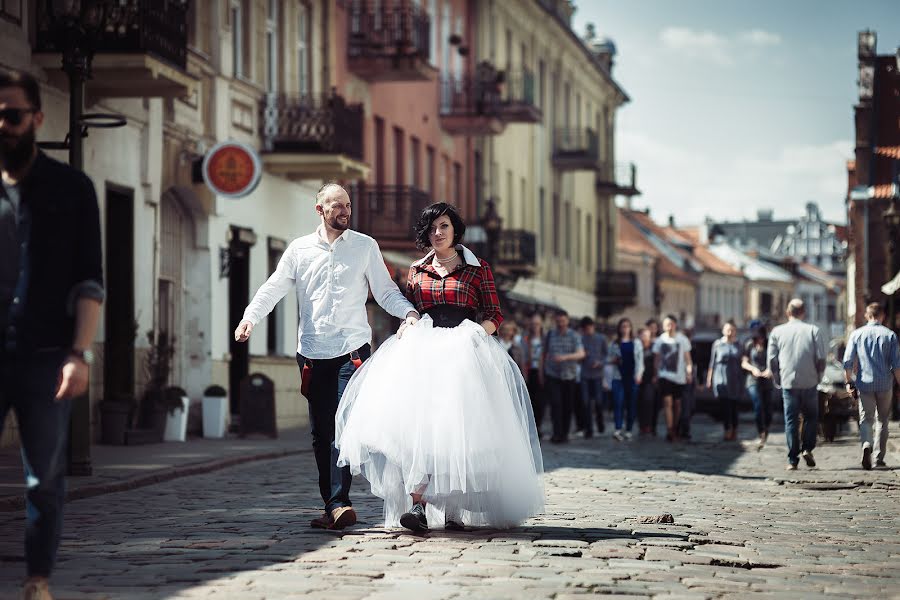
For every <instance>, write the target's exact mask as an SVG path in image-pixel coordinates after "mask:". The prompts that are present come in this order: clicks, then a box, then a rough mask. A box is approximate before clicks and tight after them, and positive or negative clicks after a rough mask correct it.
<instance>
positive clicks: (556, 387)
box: [545, 377, 578, 441]
mask: <svg viewBox="0 0 900 600" xmlns="http://www.w3.org/2000/svg"><path fill="white" fill-rule="evenodd" d="M545 381H546V385H547V396H548V397H549V398H550V417H551V418H552V419H553V439H554V440H556V441H562V440H566V439H568V438H569V429H570V427H571V426H572V408H573V407H574V405H575V400H576V395H577V393H578V389H577V386H578V383H577V382H576V381H575V380H565V379H559V378H557V377H547V378H546V380H545Z"/></svg>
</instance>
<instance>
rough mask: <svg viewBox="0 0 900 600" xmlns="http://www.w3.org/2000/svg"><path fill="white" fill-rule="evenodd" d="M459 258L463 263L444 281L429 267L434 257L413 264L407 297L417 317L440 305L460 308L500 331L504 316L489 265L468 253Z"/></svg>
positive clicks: (407, 280)
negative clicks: (470, 310)
mask: <svg viewBox="0 0 900 600" xmlns="http://www.w3.org/2000/svg"><path fill="white" fill-rule="evenodd" d="M461 254H462V255H463V263H462V264H461V265H460V266H458V267H457V268H456V269H454V270H453V271H452V272H450V273H448V274H447V276H446V277H441V276H440V275H439V274H438V272H437V271H435V269H434V267H433V266H431V258H432V256H433V254H429V255H428V256H426V257H425V259H423V260H422V261H419V262H417V263H413V265H412V266H411V267H410V268H409V276H408V277H407V278H406V297H407V298H409V301H410V302H412V303H413V304H414V305H415V307H416V310H418V311H419V312H420V313H422V312H424V311H426V310H428V309H429V308H432V307H433V306H437V305H439V304H449V305H451V306H461V307H464V308H471V309H474V310H476V311H478V312H479V313H481V318H482V320H484V321H490V322H491V323H493V324H494V326H495V327H497V328H499V327H500V323H502V322H503V314H502V313H501V312H500V299H499V298H498V297H497V288H496V286H495V285H494V274H493V273H492V272H491V267H490V265H488V264H487V263H486V262H485V261H483V260H481V259H480V258H476V257H475V255H474V254H472V253H471V252H470V251H469V250H464V251H463V252H462V253H461ZM475 262H477V263H478V265H477V266H476V265H475V264H474V263H475Z"/></svg>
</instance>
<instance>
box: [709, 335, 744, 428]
mask: <svg viewBox="0 0 900 600" xmlns="http://www.w3.org/2000/svg"><path fill="white" fill-rule="evenodd" d="M742 354H743V352H742V351H741V347H740V344H738V340H737V326H736V325H735V324H734V321H727V322H726V323H725V325H724V326H723V327H722V337H720V338H719V339H717V340H716V341H715V342H713V345H712V350H711V352H710V357H709V369H707V370H706V387H707V388H709V389H711V390H712V391H713V394H714V395H715V397H716V399H717V400H718V401H719V407H720V409H721V411H722V425H723V426H724V428H725V435H724V440H725V441H733V440H736V439H737V427H738V410H737V403H738V400H739V399H740V397H741V392H742V391H743V388H744V377H743V374H742V369H741V356H742Z"/></svg>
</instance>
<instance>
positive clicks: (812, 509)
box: [0, 417, 900, 600]
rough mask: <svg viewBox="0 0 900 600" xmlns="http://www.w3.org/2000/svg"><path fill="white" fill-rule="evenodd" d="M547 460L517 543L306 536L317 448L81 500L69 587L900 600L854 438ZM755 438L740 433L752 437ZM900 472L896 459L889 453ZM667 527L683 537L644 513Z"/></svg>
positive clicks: (563, 452) (12, 533)
mask: <svg viewBox="0 0 900 600" xmlns="http://www.w3.org/2000/svg"><path fill="white" fill-rule="evenodd" d="M697 421H698V423H697V425H696V426H695V441H694V442H693V443H690V444H682V445H676V446H672V445H669V444H666V443H665V442H663V441H659V440H655V439H643V438H641V439H639V440H638V439H636V440H635V441H634V442H631V443H618V442H614V441H612V440H611V439H610V438H609V437H608V436H602V437H600V438H599V439H597V438H595V439H593V440H581V439H579V440H575V441H573V442H572V443H570V444H569V445H566V446H562V447H554V446H549V445H547V446H545V448H544V451H545V463H546V468H547V475H546V486H547V513H546V514H545V515H543V516H542V517H540V518H536V519H533V520H531V521H529V522H528V523H526V524H525V525H524V526H522V527H519V528H517V529H514V530H510V531H489V530H477V531H468V532H464V533H449V532H447V533H445V532H433V533H431V534H429V535H426V536H424V537H417V536H413V535H409V534H406V533H403V532H401V531H387V530H384V529H381V528H379V527H377V523H378V520H379V518H380V504H379V503H378V502H377V501H376V500H375V499H373V498H372V497H371V496H370V495H369V494H368V493H366V487H365V482H364V481H362V480H359V481H357V482H356V483H355V484H354V493H355V495H354V498H355V500H356V506H357V509H358V511H359V513H360V517H361V520H362V522H361V523H360V524H359V525H358V526H356V527H354V528H352V529H350V530H347V531H344V532H323V531H317V530H313V529H310V528H309V526H308V522H309V519H310V518H312V517H313V516H315V515H316V514H317V511H318V504H319V503H318V501H317V500H318V499H317V497H316V495H315V490H316V484H315V477H314V474H315V466H314V463H313V460H312V454H311V453H304V454H301V455H299V456H290V457H286V458H281V459H276V460H268V461H261V462H256V463H251V464H247V465H241V466H236V467H232V468H228V469H224V470H221V471H217V472H215V473H210V474H206V475H197V476H192V477H185V478H181V479H176V480H173V481H169V482H166V483H163V484H158V485H154V486H149V487H143V488H140V489H135V490H132V491H128V492H122V493H115V494H107V495H103V496H98V497H95V498H89V499H84V500H78V501H74V502H71V503H70V504H68V505H67V509H68V513H67V522H66V535H65V538H64V541H63V546H62V549H61V552H60V563H59V566H58V569H57V572H56V574H55V576H54V588H55V590H56V593H57V597H59V598H62V599H66V598H70V599H75V598H196V597H207V596H209V597H216V598H235V599H243V598H247V599H251V598H254V599H256V598H259V599H261V598H298V597H323V598H324V597H327V598H329V600H336V599H344V598H347V599H351V598H372V599H375V598H428V599H441V598H514V597H515V598H556V599H559V600H561V599H564V598H569V597H574V596H579V595H585V594H619V595H627V596H628V597H656V598H669V597H672V598H674V597H690V598H704V597H705V598H725V597H729V598H746V597H751V596H753V597H757V596H758V597H765V596H770V597H778V598H788V597H796V598H809V597H817V596H830V597H842V598H846V597H856V596H859V597H862V596H867V597H879V598H885V597H898V596H900V573H898V571H897V565H898V560H900V520H898V518H897V514H898V510H900V481H898V478H897V473H898V471H895V470H892V469H888V470H874V471H871V472H866V471H863V470H862V469H861V467H860V466H859V463H858V455H857V444H856V442H855V439H853V438H852V437H849V436H848V437H845V438H844V439H842V440H839V441H838V442H837V443H834V444H827V445H821V446H820V447H819V448H818V449H817V450H816V459H817V461H818V463H819V467H818V468H816V469H807V468H806V467H804V466H801V468H800V470H798V471H796V472H792V473H787V472H785V470H784V464H785V456H784V455H785V452H784V450H785V448H784V438H783V435H781V434H773V436H772V439H771V443H770V444H769V445H768V446H766V447H765V448H764V449H763V450H762V451H759V452H757V451H756V447H755V446H753V445H752V444H751V443H750V442H749V441H747V440H745V441H744V443H743V444H737V443H724V442H719V441H717V440H718V439H719V438H720V436H721V433H720V430H719V428H718V427H717V426H715V425H714V424H713V423H712V422H710V421H706V420H705V419H704V418H700V417H698V419H697ZM749 430H750V427H749V426H746V425H745V433H747V434H749ZM888 464H889V465H896V464H898V463H897V456H896V455H889V456H888ZM663 513H670V514H671V515H673V516H674V523H673V524H667V525H657V524H644V523H641V522H640V518H641V517H645V516H656V515H660V514H663ZM22 527H23V520H22V514H21V513H20V512H6V513H0V531H2V534H0V536H2V537H0V557H2V562H0V590H4V592H6V595H10V594H9V593H10V592H12V593H15V590H16V586H17V583H18V582H19V580H20V577H21V574H22V572H23V570H24V563H23V562H21V553H22V551H21V542H20V540H21V537H22Z"/></svg>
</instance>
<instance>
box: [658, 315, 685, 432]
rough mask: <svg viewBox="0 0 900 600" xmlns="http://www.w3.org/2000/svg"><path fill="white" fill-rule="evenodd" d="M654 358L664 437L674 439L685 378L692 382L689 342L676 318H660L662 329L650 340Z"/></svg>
mask: <svg viewBox="0 0 900 600" xmlns="http://www.w3.org/2000/svg"><path fill="white" fill-rule="evenodd" d="M653 354H654V356H655V357H656V360H655V370H656V381H657V382H658V385H659V395H660V396H661V397H662V402H663V410H664V411H665V415H666V429H667V433H666V439H667V440H668V441H670V442H675V441H678V438H679V433H680V431H679V425H680V423H681V400H682V398H683V396H684V388H685V385H687V383H688V381H691V382H692V381H693V376H694V363H693V361H692V360H691V342H690V341H689V340H688V339H687V337H686V336H685V335H684V334H683V333H681V332H679V331H678V319H677V318H676V317H675V315H668V316H667V317H666V318H665V319H663V332H662V334H660V336H659V337H658V338H656V341H655V342H654V343H653Z"/></svg>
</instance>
